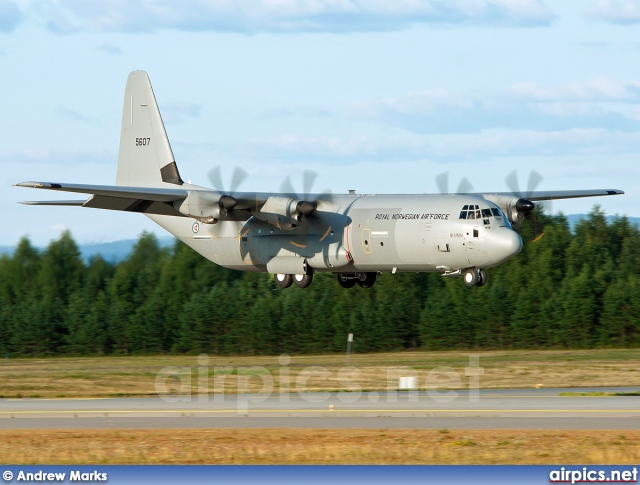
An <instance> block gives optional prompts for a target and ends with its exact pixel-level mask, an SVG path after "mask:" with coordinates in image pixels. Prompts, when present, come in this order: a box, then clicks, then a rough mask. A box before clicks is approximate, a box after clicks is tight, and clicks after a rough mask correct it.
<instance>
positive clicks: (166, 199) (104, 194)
mask: <svg viewBox="0 0 640 485" xmlns="http://www.w3.org/2000/svg"><path fill="white" fill-rule="evenodd" d="M16 186H17V187H29V188H34V189H44V190H56V191H61V192H75V193H80V194H90V195H91V197H89V198H88V199H86V200H60V201H54V200H51V201H27V202H22V203H23V204H27V205H48V206H80V207H91V208H94V209H109V210H120V211H126V212H141V213H145V214H160V215H169V216H180V217H184V216H183V215H182V214H180V212H178V211H177V210H176V209H175V208H174V206H173V202H176V201H180V200H183V199H185V198H186V197H187V196H188V195H189V193H188V191H187V190H184V189H177V188H176V189H164V188H156V187H125V186H114V185H83V184H66V183H52V182H22V183H19V184H16Z"/></svg>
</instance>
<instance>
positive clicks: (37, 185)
mask: <svg viewBox="0 0 640 485" xmlns="http://www.w3.org/2000/svg"><path fill="white" fill-rule="evenodd" d="M13 186H14V187H28V188H33V189H41V188H42V187H44V184H43V183H42V182H19V183H17V184H14V185H13Z"/></svg>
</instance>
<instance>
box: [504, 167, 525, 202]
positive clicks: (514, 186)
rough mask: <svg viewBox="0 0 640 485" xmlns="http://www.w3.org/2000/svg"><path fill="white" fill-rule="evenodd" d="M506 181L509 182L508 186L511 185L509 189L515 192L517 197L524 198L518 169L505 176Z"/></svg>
mask: <svg viewBox="0 0 640 485" xmlns="http://www.w3.org/2000/svg"><path fill="white" fill-rule="evenodd" d="M504 181H505V182H506V183H507V187H509V190H510V191H511V192H513V194H514V195H515V196H516V197H518V198H520V199H521V198H523V197H522V192H520V184H519V183H518V172H517V170H514V171H513V172H509V174H508V175H507V176H506V177H505V178H504Z"/></svg>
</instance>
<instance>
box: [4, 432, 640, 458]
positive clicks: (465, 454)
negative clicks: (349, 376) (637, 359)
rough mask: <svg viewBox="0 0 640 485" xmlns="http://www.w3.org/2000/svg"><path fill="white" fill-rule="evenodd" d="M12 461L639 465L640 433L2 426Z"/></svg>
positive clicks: (6, 452) (7, 455) (7, 451)
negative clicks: (88, 428)
mask: <svg viewBox="0 0 640 485" xmlns="http://www.w3.org/2000/svg"><path fill="white" fill-rule="evenodd" d="M0 456H1V457H2V462H3V463H11V464H78V465H81V464H127V463H135V464H170V463H173V464H196V463H202V464H204V463H210V464H328V463H334V464H559V463H561V464H564V465H568V464H637V463H638V462H639V461H640V431H616V430H605V431H548V430H451V431H449V430H396V429H380V430H369V429H339V430H317V429H208V430H204V429H173V430H139V429H134V430H129V429H127V430H124V429H107V430H0Z"/></svg>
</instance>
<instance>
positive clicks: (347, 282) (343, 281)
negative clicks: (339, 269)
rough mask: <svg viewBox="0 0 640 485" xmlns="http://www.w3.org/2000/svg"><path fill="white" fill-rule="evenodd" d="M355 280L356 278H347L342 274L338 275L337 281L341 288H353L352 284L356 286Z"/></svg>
mask: <svg viewBox="0 0 640 485" xmlns="http://www.w3.org/2000/svg"><path fill="white" fill-rule="evenodd" d="M357 282H358V280H356V279H355V278H347V277H346V276H345V275H343V274H339V275H338V283H340V286H342V287H343V288H353V287H354V286H356V283H357Z"/></svg>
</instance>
